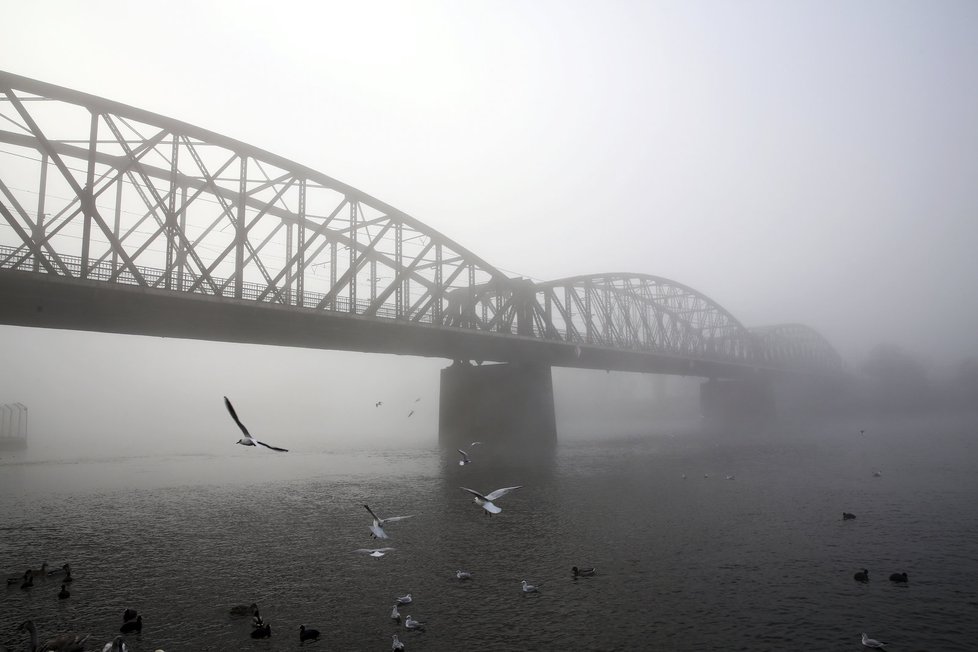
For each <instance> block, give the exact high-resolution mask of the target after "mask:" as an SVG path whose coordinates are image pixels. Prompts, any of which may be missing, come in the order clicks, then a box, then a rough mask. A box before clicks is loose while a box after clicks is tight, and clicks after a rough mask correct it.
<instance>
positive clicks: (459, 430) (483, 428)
mask: <svg viewBox="0 0 978 652" xmlns="http://www.w3.org/2000/svg"><path fill="white" fill-rule="evenodd" d="M438 416H439V418H438V441H439V442H440V443H441V444H442V445H443V446H450V447H453V448H455V447H462V446H468V445H469V443H471V442H473V441H486V442H492V443H500V442H502V443H506V444H512V445H514V446H517V447H539V446H541V445H543V446H553V445H554V444H555V443H556V441H557V420H556V417H555V415H554V388H553V379H552V377H551V375H550V367H549V366H548V365H532V364H529V365H528V364H487V365H482V366H474V365H471V364H468V363H467V362H458V361H456V362H455V363H454V364H452V366H450V367H446V368H445V369H442V370H441V398H440V404H439V415H438Z"/></svg>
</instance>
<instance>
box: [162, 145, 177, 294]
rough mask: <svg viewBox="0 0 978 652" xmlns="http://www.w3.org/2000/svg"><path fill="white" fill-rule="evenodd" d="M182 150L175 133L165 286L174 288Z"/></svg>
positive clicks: (168, 206) (171, 155)
mask: <svg viewBox="0 0 978 652" xmlns="http://www.w3.org/2000/svg"><path fill="white" fill-rule="evenodd" d="M179 151H180V148H179V145H178V140H177V135H176V134H173V146H172V147H171V149H170V197H169V201H168V202H167V206H166V229H165V232H166V268H165V269H167V270H170V271H169V272H167V275H166V282H165V285H164V287H166V289H167V290H171V289H173V283H172V279H173V258H174V256H175V254H176V252H175V251H174V248H173V241H174V240H175V239H176V237H177V172H178V168H177V154H178V152H179Z"/></svg>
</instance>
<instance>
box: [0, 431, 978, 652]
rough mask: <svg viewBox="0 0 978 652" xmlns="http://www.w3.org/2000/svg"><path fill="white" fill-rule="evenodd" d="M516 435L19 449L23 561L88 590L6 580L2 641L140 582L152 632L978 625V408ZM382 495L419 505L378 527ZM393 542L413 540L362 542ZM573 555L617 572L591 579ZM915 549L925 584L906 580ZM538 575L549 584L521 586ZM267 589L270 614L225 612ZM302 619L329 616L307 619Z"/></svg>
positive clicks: (0, 458)
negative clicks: (710, 427) (493, 506)
mask: <svg viewBox="0 0 978 652" xmlns="http://www.w3.org/2000/svg"><path fill="white" fill-rule="evenodd" d="M860 429H865V430H866V432H865V434H862V435H861V434H859V430H860ZM280 439H281V438H280ZM276 443H280V444H282V443H283V442H282V441H277V442H276ZM504 453H506V452H504V451H494V450H493V448H492V445H491V442H487V443H486V444H484V445H483V446H476V447H472V448H471V454H472V459H473V460H474V461H473V463H472V464H469V465H467V466H464V467H463V466H459V465H458V464H457V459H458V455H457V454H456V453H454V451H452V452H442V451H439V449H438V448H437V447H436V446H435V445H432V446H431V447H427V448H426V447H415V448H405V449H400V450H399V449H391V450H362V451H358V450H342V451H334V450H329V449H328V448H326V447H324V448H323V449H321V450H308V451H302V452H296V451H293V452H290V453H288V454H278V453H274V452H272V451H269V450H265V449H254V448H245V447H240V446H233V445H228V446H226V447H224V448H220V449H219V450H218V449H215V448H213V447H211V448H208V449H206V450H203V451H201V452H193V451H188V452H186V453H185V454H179V455H156V456H154V455H132V456H117V457H97V456H95V457H91V458H85V457H80V458H77V459H60V458H58V456H57V455H39V454H36V453H35V454H32V453H31V452H28V453H23V454H13V453H3V454H0V562H2V564H3V570H4V571H5V572H6V573H7V574H13V573H18V572H22V571H23V569H24V568H27V567H28V566H32V567H35V568H36V567H38V566H40V564H41V563H42V562H44V561H47V562H48V563H49V565H50V566H51V567H52V568H53V567H57V566H60V565H61V564H63V563H65V562H70V564H71V567H72V576H73V579H74V581H73V582H72V583H71V584H70V586H69V589H70V592H71V597H70V598H68V599H66V600H59V599H58V598H57V593H58V591H59V589H60V582H59V581H57V580H56V579H53V578H51V579H47V580H44V581H38V582H36V583H35V585H34V587H33V588H31V589H20V588H19V587H18V586H16V585H14V586H13V587H0V644H6V645H8V646H10V647H11V649H17V650H19V649H24V646H25V644H26V642H27V638H26V636H24V635H23V634H22V633H19V632H18V631H17V626H18V624H19V623H21V622H22V621H24V620H26V619H28V618H31V619H33V620H34V622H35V623H36V624H37V627H38V630H39V632H40V635H41V637H42V638H44V637H45V636H48V635H52V634H54V633H58V632H63V631H69V630H74V631H83V632H91V634H92V638H91V642H94V643H96V644H97V645H92V644H90V645H89V649H101V646H102V645H103V644H104V643H105V642H107V641H110V640H111V639H112V638H113V636H114V635H116V634H117V633H118V629H119V626H120V625H121V624H122V612H123V610H124V609H125V608H127V607H131V608H134V609H137V610H138V611H139V612H140V613H141V614H142V615H143V619H144V625H143V629H142V633H141V634H139V635H129V636H128V637H127V638H128V641H129V645H130V649H132V650H135V651H139V650H148V651H152V650H156V649H163V650H166V651H167V652H175V651H181V650H187V651H201V650H228V651H234V650H295V649H310V650H312V649H322V650H327V649H329V650H351V651H352V650H389V649H390V643H391V634H394V633H396V634H398V635H399V636H400V638H401V640H402V641H404V642H405V644H406V645H407V649H408V650H412V651H414V650H447V651H462V650H500V651H504V650H567V649H574V650H798V649H806V650H853V651H856V650H860V649H864V648H862V647H861V645H860V640H859V636H860V633H861V632H867V633H868V634H869V635H870V636H871V637H874V638H877V639H881V640H884V641H887V642H889V643H890V646H889V649H890V650H898V651H899V650H931V651H944V652H949V651H955V650H962V651H964V650H972V651H973V650H976V649H978V582H976V578H978V508H976V505H978V426H976V424H975V423H974V422H971V423H966V422H960V421H959V422H956V423H953V424H948V423H944V424H942V425H935V424H934V423H931V422H927V421H903V422H888V423H887V422H873V423H862V424H858V423H847V424H833V425H821V426H817V427H816V426H808V427H806V428H801V427H799V426H797V425H785V424H781V425H779V426H777V427H776V428H771V427H768V428H764V429H756V430H750V429H747V430H743V431H741V432H739V433H716V432H713V433H706V432H704V431H700V430H696V429H693V430H689V429H687V430H683V431H678V430H677V431H675V432H660V433H658V434H655V435H648V436H643V437H633V438H614V439H604V440H601V441H598V440H591V441H588V440H573V441H561V442H560V443H559V444H558V446H557V448H556V450H555V451H553V452H552V453H550V454H542V455H535V456H530V455H527V456H513V455H507V454H504ZM875 470H878V471H881V475H880V476H879V477H875V476H874V475H873V471H875ZM684 475H685V478H684ZM707 476H708V477H707ZM727 476H733V478H732V479H726V478H727ZM511 485H523V487H522V488H521V489H518V490H516V491H514V492H512V493H510V494H509V495H507V496H505V497H504V498H501V499H500V500H499V506H500V507H502V509H503V511H502V513H501V514H498V515H496V516H493V517H491V518H489V517H486V516H485V515H484V514H483V513H482V510H481V509H480V508H479V507H478V506H477V505H476V504H475V503H473V501H472V500H471V499H470V497H469V496H468V495H467V494H466V493H464V492H462V491H461V490H460V489H459V487H460V486H466V487H470V488H473V489H476V490H481V491H483V492H488V491H491V490H493V489H497V488H500V487H506V486H511ZM364 503H369V504H370V506H371V507H372V508H374V510H375V511H377V512H378V514H379V515H380V516H382V517H383V516H396V515H407V514H412V515H414V517H413V518H411V519H407V520H404V521H401V522H398V523H394V524H392V525H390V526H388V528H387V531H388V533H389V534H390V535H391V538H390V539H389V540H388V541H386V542H383V543H377V542H374V541H373V540H372V539H371V537H370V533H369V530H368V526H369V525H370V522H371V521H370V517H369V515H368V514H367V512H366V510H364V509H363V507H362V505H363V504H364ZM843 511H849V512H853V513H855V514H856V516H857V518H856V519H855V520H850V521H843V520H842V518H841V515H842V512H843ZM378 545H386V546H392V547H394V548H395V550H394V551H392V552H390V553H389V554H387V555H386V556H384V557H381V558H372V557H368V556H365V555H361V554H357V553H354V552H353V551H354V550H355V549H357V548H363V547H375V546H378ZM575 565H577V566H581V567H585V566H594V567H596V568H597V575H596V576H594V577H588V578H581V579H577V580H575V579H573V578H572V574H571V567H572V566H575ZM860 568H867V569H869V574H870V581H869V582H868V583H866V584H861V583H858V582H855V581H854V580H853V573H854V572H855V571H856V570H858V569H860ZM457 569H464V570H467V571H469V572H470V573H472V575H473V578H474V579H473V580H472V581H469V582H459V581H458V580H457V579H456V578H455V571H456V570H457ZM898 571H905V572H907V573H908V575H909V583H908V584H906V585H897V584H894V583H891V582H890V581H888V579H887V578H888V577H889V575H890V573H893V572H898ZM523 579H526V580H527V581H529V582H530V583H532V584H535V585H538V586H539V589H540V590H539V592H538V593H535V594H527V595H524V594H523V592H522V590H521V585H520V581H521V580H523ZM406 593H411V594H412V596H413V598H414V601H413V603H412V604H411V605H409V606H406V607H402V608H401V614H402V615H404V616H406V615H408V614H410V615H412V616H413V617H414V618H415V619H417V620H420V621H422V622H424V623H425V624H426V626H427V631H426V632H424V633H419V632H410V631H407V630H406V629H405V628H404V626H403V624H402V625H400V626H398V625H397V624H395V623H394V622H393V621H392V620H391V619H390V612H391V606H392V604H393V601H394V597H395V596H399V595H403V594H406ZM251 602H257V603H258V605H259V606H260V608H261V612H262V615H263V616H264V618H265V621H266V622H268V623H269V624H270V625H271V627H272V637H271V638H270V639H266V640H252V639H251V638H250V637H249V632H250V630H251V627H250V625H249V622H248V620H247V619H244V618H238V619H235V618H233V617H231V616H230V615H229V613H228V611H229V608H230V607H231V606H232V605H236V604H249V603H251ZM300 624H305V625H306V626H307V627H315V628H318V629H319V630H320V631H321V632H322V638H321V639H320V641H319V642H306V643H303V644H300V642H299V635H298V629H299V625H300Z"/></svg>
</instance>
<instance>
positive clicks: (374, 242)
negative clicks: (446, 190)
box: [0, 71, 506, 324]
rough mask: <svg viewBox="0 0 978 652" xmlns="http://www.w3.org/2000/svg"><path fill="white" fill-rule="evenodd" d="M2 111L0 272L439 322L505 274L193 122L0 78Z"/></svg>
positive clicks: (290, 164) (304, 171) (403, 219)
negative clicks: (462, 298)
mask: <svg viewBox="0 0 978 652" xmlns="http://www.w3.org/2000/svg"><path fill="white" fill-rule="evenodd" d="M0 118H2V119H0V145H2V149H3V151H2V152H0V164H2V166H3V169H4V173H3V177H2V178H0V193H2V194H0V200H2V201H0V213H2V215H0V227H6V228H0V245H4V246H3V248H2V249H0V267H2V268H6V269H12V270H28V271H34V272H41V273H48V274H51V275H56V276H60V277H64V278H72V279H89V280H100V281H110V282H116V283H125V284H130V285H135V286H142V287H146V288H162V289H168V290H171V289H172V290H183V291H189V292H192V293H197V294H205V295H211V296H215V297H223V298H232V299H251V300H257V301H262V302H268V303H275V304H280V305H287V306H294V307H299V308H312V309H318V310H330V311H339V312H344V313H349V314H351V315H357V316H367V317H373V316H379V317H388V318H394V319H400V320H405V321H409V322H419V323H434V324H441V322H442V319H443V315H444V313H445V308H446V306H447V297H448V294H449V293H450V292H451V291H452V290H455V289H459V288H463V287H472V286H475V285H480V284H484V283H487V282H505V280H506V276H505V275H504V274H502V273H501V272H500V271H499V270H497V269H496V268H495V267H493V266H492V265H490V264H489V263H487V262H486V261H485V260H483V259H482V258H481V257H479V256H478V255H476V254H475V253H473V252H472V251H470V250H468V249H466V248H465V247H462V246H461V245H459V244H458V243H457V242H455V241H453V240H452V239H450V238H448V237H447V236H445V235H444V234H442V233H440V232H438V231H437V230H435V229H433V228H431V227H429V226H427V225H426V224H424V223H422V222H421V221H419V220H417V219H415V218H413V217H411V216H409V215H407V214H405V213H404V212H402V211H400V210H398V209H396V208H394V207H393V206H390V205H389V204H386V203H385V202H382V201H380V200H378V199H376V198H375V197H372V196H370V195H368V194H367V193H364V192H363V191H360V190H358V189H356V188H354V187H352V186H349V185H347V184H345V183H342V182H340V181H337V180H336V179H333V178H332V177H329V176H327V175H325V174H322V173H321V172H317V171H316V170H313V169H311V168H308V167H306V166H304V165H301V164H298V163H296V162H294V161H290V160H288V159H285V158H283V157H281V156H277V155H275V154H272V153H270V152H267V151H265V150H262V149H260V148H257V147H254V146H252V145H248V144H246V143H243V142H241V141H238V140H235V139H232V138H229V137H227V136H223V135H221V134H218V133H215V132H213V131H209V130H207V129H203V128H201V127H197V126H194V125H191V124H189V123H186V122H181V121H179V120H175V119H172V118H168V117H165V116H162V115H158V114H155V113H152V112H149V111H145V110H142V109H138V108H135V107H132V106H128V105H125V104H122V103H119V102H114V101H111V100H107V99H104V98H101V97H97V96H94V95H90V94H87V93H82V92H79V91H76V90H72V89H68V88H64V87H60V86H56V85H53V84H48V83H44V82H40V81H36V80H33V79H28V78H26V77H21V76H18V75H13V74H10V73H7V72H3V71H0ZM4 231H5V232H6V233H3V232H4Z"/></svg>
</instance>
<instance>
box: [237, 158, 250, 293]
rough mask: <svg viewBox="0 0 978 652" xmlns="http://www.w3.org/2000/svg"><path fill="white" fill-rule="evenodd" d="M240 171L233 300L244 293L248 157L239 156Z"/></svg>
mask: <svg viewBox="0 0 978 652" xmlns="http://www.w3.org/2000/svg"><path fill="white" fill-rule="evenodd" d="M240 158H241V171H240V175H241V176H240V178H239V179H238V223H237V224H236V225H235V229H234V233H235V236H234V298H235V299H240V298H241V296H242V293H243V291H244V243H245V238H247V237H248V232H247V231H246V230H245V207H246V206H245V202H246V201H247V199H248V157H247V156H241V157H240Z"/></svg>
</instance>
